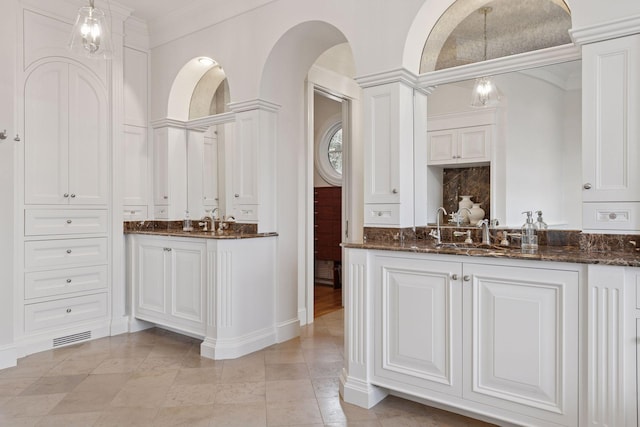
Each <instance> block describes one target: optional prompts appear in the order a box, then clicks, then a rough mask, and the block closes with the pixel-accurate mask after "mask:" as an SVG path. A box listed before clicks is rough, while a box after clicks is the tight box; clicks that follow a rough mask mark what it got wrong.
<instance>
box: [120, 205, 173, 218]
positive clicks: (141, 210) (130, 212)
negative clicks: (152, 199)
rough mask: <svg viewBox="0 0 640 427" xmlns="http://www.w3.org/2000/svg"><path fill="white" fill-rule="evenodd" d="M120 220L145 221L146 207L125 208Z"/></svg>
mask: <svg viewBox="0 0 640 427" xmlns="http://www.w3.org/2000/svg"><path fill="white" fill-rule="evenodd" d="M165 209H166V208H165ZM122 219H123V220H124V221H141V220H144V219H147V207H146V206H125V207H124V208H123V209H122Z"/></svg>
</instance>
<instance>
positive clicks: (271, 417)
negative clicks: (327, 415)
mask: <svg viewBox="0 0 640 427" xmlns="http://www.w3.org/2000/svg"><path fill="white" fill-rule="evenodd" d="M322 422H323V420H322V416H321V415H320V408H319V407H318V402H317V401H316V400H315V399H306V400H298V401H294V402H269V403H267V424H268V425H269V427H271V426H289V425H295V424H314V423H322Z"/></svg>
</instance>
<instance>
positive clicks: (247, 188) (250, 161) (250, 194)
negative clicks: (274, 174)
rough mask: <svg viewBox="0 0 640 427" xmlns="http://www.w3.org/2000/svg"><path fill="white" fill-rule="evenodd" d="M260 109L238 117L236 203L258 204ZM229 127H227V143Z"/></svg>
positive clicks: (234, 175)
mask: <svg viewBox="0 0 640 427" xmlns="http://www.w3.org/2000/svg"><path fill="white" fill-rule="evenodd" d="M259 114H260V113H259V111H257V110H255V111H249V112H245V113H243V114H242V115H238V116H237V117H236V124H235V137H234V138H233V141H232V142H231V140H230V138H229V140H230V141H229V142H230V143H232V144H233V150H232V153H233V161H232V166H231V167H232V186H231V191H232V197H233V204H234V206H235V205H255V204H258V181H257V178H258V167H259V165H258V153H259V150H258V135H257V132H258V129H259V126H258V124H257V122H258V121H259ZM226 141H227V128H225V143H226Z"/></svg>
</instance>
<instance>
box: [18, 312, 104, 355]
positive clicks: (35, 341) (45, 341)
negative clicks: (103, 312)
mask: <svg viewBox="0 0 640 427" xmlns="http://www.w3.org/2000/svg"><path fill="white" fill-rule="evenodd" d="M110 329H111V328H110V325H109V321H108V320H106V319H105V320H104V321H98V322H93V323H87V324H79V325H73V328H68V329H56V330H53V331H48V332H45V333H42V334H38V335H30V336H27V337H24V338H22V339H20V340H17V341H16V342H15V343H14V344H15V347H16V353H17V356H18V357H19V358H20V357H24V356H27V355H29V354H33V353H39V352H41V351H46V350H52V349H53V348H54V347H53V340H54V338H59V337H63V336H67V335H74V334H78V333H82V332H86V331H89V332H91V338H90V339H88V340H81V341H76V342H74V343H69V344H66V345H65V346H60V347H66V346H67V345H72V344H77V343H81V342H89V341H93V340H96V339H99V338H104V337H108V336H109V334H110ZM56 348H59V347H56Z"/></svg>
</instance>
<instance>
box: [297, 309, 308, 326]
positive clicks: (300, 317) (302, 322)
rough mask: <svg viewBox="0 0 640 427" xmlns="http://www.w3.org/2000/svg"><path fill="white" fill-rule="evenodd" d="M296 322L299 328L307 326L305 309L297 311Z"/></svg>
mask: <svg viewBox="0 0 640 427" xmlns="http://www.w3.org/2000/svg"><path fill="white" fill-rule="evenodd" d="M298 322H300V326H304V325H306V324H307V309H306V308H301V309H299V310H298Z"/></svg>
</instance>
